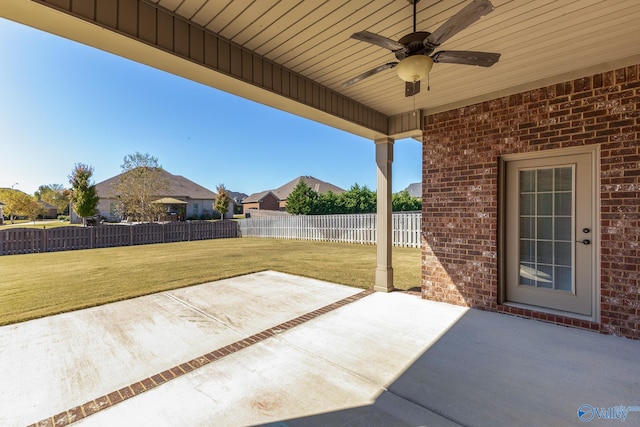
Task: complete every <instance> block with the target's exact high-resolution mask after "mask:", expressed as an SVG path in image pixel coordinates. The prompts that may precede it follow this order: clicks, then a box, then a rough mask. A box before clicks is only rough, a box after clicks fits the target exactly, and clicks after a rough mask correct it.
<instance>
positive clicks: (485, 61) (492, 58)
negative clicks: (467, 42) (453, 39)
mask: <svg viewBox="0 0 640 427" xmlns="http://www.w3.org/2000/svg"><path fill="white" fill-rule="evenodd" d="M431 58H432V59H433V62H443V63H447V64H464V65H478V66H480V67H491V66H492V65H493V64H495V63H496V62H498V59H500V54H499V53H491V52H470V51H464V50H450V51H446V50H443V51H441V52H437V53H436V54H435V55H433V56H432V57H431Z"/></svg>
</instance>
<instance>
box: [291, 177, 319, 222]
mask: <svg viewBox="0 0 640 427" xmlns="http://www.w3.org/2000/svg"><path fill="white" fill-rule="evenodd" d="M317 201H318V193H316V192H315V191H314V190H313V189H312V188H311V187H309V185H308V184H307V183H306V182H304V180H302V179H301V180H300V181H299V182H298V185H296V187H295V188H294V189H293V191H292V192H291V194H289V197H287V212H288V213H290V214H292V215H309V214H311V213H312V212H314V211H315V208H316V203H317Z"/></svg>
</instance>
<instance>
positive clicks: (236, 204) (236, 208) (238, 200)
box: [229, 191, 249, 213]
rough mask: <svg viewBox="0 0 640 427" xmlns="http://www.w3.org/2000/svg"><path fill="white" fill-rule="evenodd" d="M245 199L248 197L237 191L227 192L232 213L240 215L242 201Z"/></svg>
mask: <svg viewBox="0 0 640 427" xmlns="http://www.w3.org/2000/svg"><path fill="white" fill-rule="evenodd" d="M247 197H249V196H248V195H247V194H245V193H240V192H238V191H229V198H230V199H231V204H232V205H233V212H234V213H242V201H243V200H244V199H246V198H247Z"/></svg>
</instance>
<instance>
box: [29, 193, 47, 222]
mask: <svg viewBox="0 0 640 427" xmlns="http://www.w3.org/2000/svg"><path fill="white" fill-rule="evenodd" d="M29 199H30V200H29V202H28V203H27V204H26V205H25V216H26V217H27V218H28V219H30V220H31V221H33V223H34V224H35V222H36V219H38V217H39V216H40V215H44V214H45V213H46V211H47V210H46V209H45V208H44V207H43V206H42V205H41V204H40V202H39V201H38V200H36V198H35V197H31V196H29Z"/></svg>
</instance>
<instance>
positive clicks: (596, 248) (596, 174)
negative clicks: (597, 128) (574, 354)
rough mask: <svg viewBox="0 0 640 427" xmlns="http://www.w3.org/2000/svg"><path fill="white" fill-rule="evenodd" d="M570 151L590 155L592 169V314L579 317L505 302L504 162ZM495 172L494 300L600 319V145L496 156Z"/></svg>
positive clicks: (590, 319)
mask: <svg viewBox="0 0 640 427" xmlns="http://www.w3.org/2000/svg"><path fill="white" fill-rule="evenodd" d="M573 154H591V161H592V164H591V168H592V171H593V182H592V188H593V189H592V193H593V207H592V209H593V213H592V218H594V224H593V226H592V227H593V230H592V235H591V237H592V243H591V244H592V245H593V254H592V257H593V258H592V263H591V265H592V275H593V284H592V286H593V289H592V295H593V299H592V311H591V312H592V315H591V316H582V315H579V314H574V313H568V312H564V311H559V310H553V309H547V308H541V307H537V306H529V305H526V304H519V303H513V302H509V301H507V299H506V280H507V279H506V265H505V246H506V238H505V228H506V214H507V210H506V206H507V204H506V182H505V172H506V165H507V163H508V162H511V161H519V160H530V159H542V158H549V157H556V156H566V155H573ZM498 166H499V173H498V186H499V192H498V197H499V198H498V206H499V216H498V270H499V287H498V303H499V304H503V305H508V306H515V307H521V308H526V309H530V310H533V311H540V312H545V313H551V314H557V315H561V316H565V317H572V318H577V319H581V320H588V321H592V322H599V321H600V224H601V221H600V146H599V145H596V144H594V145H589V146H581V147H571V148H560V149H553V150H544V151H534V152H527V153H517V154H506V155H503V156H501V157H500V160H499V165H498Z"/></svg>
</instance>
